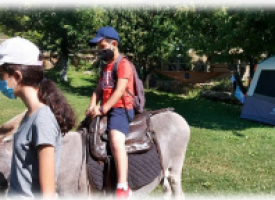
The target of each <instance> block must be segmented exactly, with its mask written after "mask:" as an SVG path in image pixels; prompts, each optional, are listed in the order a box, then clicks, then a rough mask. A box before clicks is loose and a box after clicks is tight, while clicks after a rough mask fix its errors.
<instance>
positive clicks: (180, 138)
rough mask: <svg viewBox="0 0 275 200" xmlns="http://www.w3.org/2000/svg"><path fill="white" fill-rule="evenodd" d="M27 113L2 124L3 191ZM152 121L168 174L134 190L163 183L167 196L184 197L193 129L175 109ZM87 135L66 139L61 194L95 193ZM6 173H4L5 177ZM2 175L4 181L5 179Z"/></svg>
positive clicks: (74, 134) (0, 166) (146, 190)
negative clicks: (15, 140)
mask: <svg viewBox="0 0 275 200" xmlns="http://www.w3.org/2000/svg"><path fill="white" fill-rule="evenodd" d="M23 117H24V113H23V114H21V115H18V116H16V117H15V118H13V119H11V120H10V121H8V122H6V123H5V124H3V125H2V126H0V184H2V185H0V191H1V187H2V190H3V188H4V187H5V185H7V180H8V179H9V174H10V165H11V155H12V135H13V134H14V133H15V132H16V130H17V128H18V126H19V124H20V123H21V120H22V119H23ZM151 123H152V126H153V129H154V131H155V134H156V137H157V139H158V143H159V148H160V151H161V153H162V155H161V156H162V164H163V168H164V173H163V172H160V174H159V175H158V176H157V177H156V178H155V180H154V181H153V182H151V183H150V184H148V185H145V186H143V187H141V188H139V189H137V190H134V191H133V192H134V195H138V196H139V195H145V194H149V193H150V192H152V191H153V190H154V189H155V188H156V187H157V186H158V185H159V184H161V185H162V188H163V191H164V195H165V196H171V195H173V196H175V197H179V198H182V197H183V191H182V185H181V177H182V169H183V164H184V160H185V154H186V150H187V145H188V142H189V138H190V128H189V125H188V123H187V122H186V120H185V119H184V118H183V117H182V116H180V115H179V114H177V113H175V112H171V111H168V112H164V113H160V114H156V115H154V116H152V117H151ZM83 138H85V136H84V135H81V134H80V133H78V132H69V133H67V134H66V135H65V136H64V137H63V138H62V150H61V160H60V168H59V175H58V182H57V192H58V194H59V195H61V196H72V195H73V196H74V195H87V194H91V195H93V194H94V193H95V190H94V189H93V188H92V186H89V183H88V179H87V169H86V150H85V143H84V140H83ZM1 175H2V176H1ZM1 177H2V179H3V180H1Z"/></svg>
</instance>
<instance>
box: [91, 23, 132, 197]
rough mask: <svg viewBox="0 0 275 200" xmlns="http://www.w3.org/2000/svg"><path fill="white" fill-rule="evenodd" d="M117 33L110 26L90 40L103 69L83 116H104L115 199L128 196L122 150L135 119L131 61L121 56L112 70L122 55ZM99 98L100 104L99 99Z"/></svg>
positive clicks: (126, 175) (103, 28)
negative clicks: (114, 73)
mask: <svg viewBox="0 0 275 200" xmlns="http://www.w3.org/2000/svg"><path fill="white" fill-rule="evenodd" d="M119 41H120V40H119V35H118V33H117V31H116V30H115V29H114V28H113V27H110V26H105V27H102V28H100V29H99V30H98V31H97V34H96V36H95V37H94V38H93V39H92V40H90V41H89V44H90V45H91V46H93V45H97V48H98V52H99V56H100V58H101V59H102V60H103V61H104V62H105V63H106V65H105V66H104V68H103V69H102V73H101V76H100V78H99V82H98V85H97V87H96V89H95V90H94V91H93V94H92V97H91V101H90V105H89V107H88V109H87V111H86V115H90V116H92V117H93V118H94V117H97V116H102V115H107V119H108V120H107V121H108V122H107V130H108V134H109V141H110V147H111V151H112V154H113V156H114V161H115V166H116V172H117V189H116V192H115V197H116V198H117V199H127V198H129V197H130V196H131V193H132V191H131V190H130V188H129V186H128V182H127V181H128V180H127V177H128V156H127V153H126V149H125V137H126V135H127V134H128V131H129V123H130V122H131V121H132V120H133V118H134V109H133V107H134V99H133V95H132V94H134V74H133V73H134V72H133V68H132V66H131V65H132V63H130V62H129V61H128V60H127V59H126V58H124V57H123V58H121V60H120V62H119V63H118V66H117V75H116V77H114V76H113V73H112V70H113V67H114V65H115V62H116V60H117V59H118V58H119V57H120V56H121V55H120V53H119V49H118V44H119ZM100 100H101V106H98V105H97V104H98V102H99V101H100Z"/></svg>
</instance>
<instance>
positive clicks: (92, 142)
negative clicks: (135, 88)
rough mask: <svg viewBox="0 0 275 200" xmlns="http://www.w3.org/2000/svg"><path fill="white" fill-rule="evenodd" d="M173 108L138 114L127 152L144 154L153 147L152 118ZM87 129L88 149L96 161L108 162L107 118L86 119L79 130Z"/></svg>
mask: <svg viewBox="0 0 275 200" xmlns="http://www.w3.org/2000/svg"><path fill="white" fill-rule="evenodd" d="M172 110H174V109H173V108H166V109H161V110H156V111H146V112H143V113H142V114H137V115H135V117H134V120H133V121H132V122H131V123H130V127H129V133H128V135H127V136H126V141H125V146H126V152H127V153H128V154H131V153H143V152H146V151H148V150H150V149H151V148H152V147H153V142H154V140H153V138H154V136H153V134H154V131H153V127H152V124H151V123H150V117H151V116H152V115H154V114H158V113H161V112H166V111H172ZM83 128H85V129H86V131H87V135H86V137H87V139H86V148H87V150H88V151H89V152H90V155H91V156H92V157H93V158H95V159H96V160H100V161H106V159H107V157H108V153H107V145H108V133H107V117H106V116H103V117H96V118H94V119H91V118H90V117H86V118H85V119H84V120H83V121H82V122H81V124H80V126H79V128H78V130H80V129H83Z"/></svg>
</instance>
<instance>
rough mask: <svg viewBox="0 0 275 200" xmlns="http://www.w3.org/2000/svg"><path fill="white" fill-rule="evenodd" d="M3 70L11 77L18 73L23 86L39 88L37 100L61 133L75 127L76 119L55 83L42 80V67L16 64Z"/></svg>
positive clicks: (8, 65) (6, 66) (9, 65)
mask: <svg viewBox="0 0 275 200" xmlns="http://www.w3.org/2000/svg"><path fill="white" fill-rule="evenodd" d="M2 66H3V70H4V71H6V72H7V73H8V74H10V75H12V74H13V73H14V72H15V71H17V70H18V71H20V72H21V74H22V81H21V82H20V84H22V85H24V86H33V87H39V92H38V98H39V100H40V101H41V102H43V103H45V104H46V105H48V106H49V107H50V108H51V110H52V112H53V114H54V115H55V118H56V120H57V122H58V124H59V127H60V129H61V132H62V133H64V134H65V133H67V132H69V130H70V129H72V128H73V126H74V125H75V121H76V117H75V114H74V111H73V109H72V107H71V105H70V104H69V103H68V102H67V100H66V98H65V97H64V95H63V94H62V92H61V91H60V90H59V89H58V88H57V87H56V85H55V83H54V82H53V81H51V80H49V79H45V78H44V72H43V67H42V66H30V65H28V66H26V65H17V64H4V65H2Z"/></svg>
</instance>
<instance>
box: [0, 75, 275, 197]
mask: <svg viewBox="0 0 275 200" xmlns="http://www.w3.org/2000/svg"><path fill="white" fill-rule="evenodd" d="M47 75H48V77H51V78H52V80H54V81H55V82H56V83H57V84H58V87H59V88H60V89H61V90H62V91H63V92H64V93H65V95H66V97H67V98H68V101H69V102H70V103H71V104H72V105H73V107H74V110H75V112H76V114H77V116H78V121H80V120H82V119H83V118H84V113H85V110H86V107H87V106H88V103H89V99H90V95H91V93H92V91H93V89H94V87H95V79H96V76H91V75H83V72H81V71H74V70H70V71H69V82H68V83H65V84H64V83H60V81H58V74H57V72H54V71H50V72H47ZM146 99H147V102H146V107H147V108H148V109H150V110H153V109H159V108H165V107H174V108H175V111H176V112H178V113H179V114H181V115H182V116H183V117H184V118H185V119H186V120H187V122H188V123H189V124H190V126H191V139H190V142H189V146H188V150H187V156H186V160H185V166H184V169H183V173H182V183H183V190H184V192H185V193H187V194H243V193H245V194H248V193H250V194H251V193H257V194H259V193H260V194H272V195H273V194H274V190H275V181H274V179H275V178H274V177H275V170H273V167H274V165H275V156H273V153H274V152H275V134H274V130H275V129H274V128H273V127H271V126H267V125H263V124H260V123H255V122H250V121H245V120H242V119H240V118H239V115H240V112H241V107H240V106H235V105H229V104H224V103H221V102H213V101H209V100H205V99H200V98H198V95H197V93H196V92H193V93H192V94H190V95H189V96H182V95H175V94H170V93H164V92H158V91H156V90H147V91H146ZM24 109H25V108H24V105H23V104H22V103H21V102H20V100H15V101H14V100H8V99H7V98H5V97H4V96H3V95H0V110H1V113H0V124H2V123H4V122H5V121H7V120H9V119H11V118H12V117H14V116H15V115H16V114H19V113H21V112H22V111H23V110H24ZM175 139H176V138H175ZM274 168H275V167H274ZM158 191H159V190H156V193H158Z"/></svg>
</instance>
